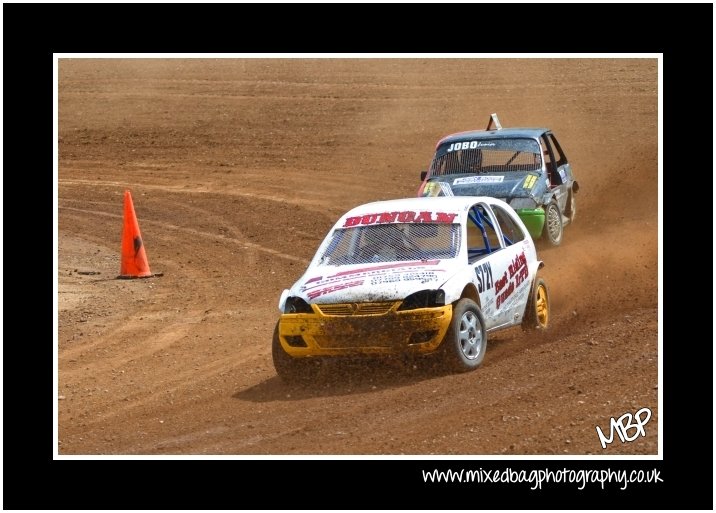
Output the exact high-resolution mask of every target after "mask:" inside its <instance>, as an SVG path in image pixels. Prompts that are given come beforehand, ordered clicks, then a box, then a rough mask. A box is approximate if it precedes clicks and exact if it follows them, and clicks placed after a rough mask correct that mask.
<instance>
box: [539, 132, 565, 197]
mask: <svg viewBox="0 0 716 513" xmlns="http://www.w3.org/2000/svg"><path fill="white" fill-rule="evenodd" d="M540 139H541V140H542V158H544V165H545V168H546V169H547V179H548V182H549V185H550V186H551V187H555V186H557V185H559V184H561V183H562V179H561V178H560V177H559V175H558V174H557V167H556V166H555V165H554V161H553V160H552V157H553V156H554V157H555V158H557V156H556V154H555V155H553V154H552V153H550V146H551V145H550V143H549V140H548V138H547V137H546V136H545V135H543V136H542V137H541V138H540Z"/></svg>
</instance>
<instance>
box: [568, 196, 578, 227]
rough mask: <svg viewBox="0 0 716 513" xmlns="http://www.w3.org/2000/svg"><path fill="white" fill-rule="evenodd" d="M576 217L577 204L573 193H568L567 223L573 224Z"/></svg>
mask: <svg viewBox="0 0 716 513" xmlns="http://www.w3.org/2000/svg"><path fill="white" fill-rule="evenodd" d="M576 216H577V202H576V201H575V199H574V191H572V192H570V193H569V222H570V223H573V222H574V218H575V217H576Z"/></svg>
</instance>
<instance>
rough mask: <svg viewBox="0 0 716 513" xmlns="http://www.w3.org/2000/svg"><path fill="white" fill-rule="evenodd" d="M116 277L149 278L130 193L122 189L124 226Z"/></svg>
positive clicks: (149, 272)
mask: <svg viewBox="0 0 716 513" xmlns="http://www.w3.org/2000/svg"><path fill="white" fill-rule="evenodd" d="M119 272H120V274H119V276H117V278H149V277H151V276H153V274H152V272H151V271H150V270H149V262H147V253H146V251H145V250H144V243H143V242H142V234H141V233H140V232H139V222H137V216H136V214H135V213H134V204H133V203H132V194H131V193H130V192H129V191H124V226H123V228H122V263H121V267H120V271H119Z"/></svg>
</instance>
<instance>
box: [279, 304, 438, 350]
mask: <svg viewBox="0 0 716 513" xmlns="http://www.w3.org/2000/svg"><path fill="white" fill-rule="evenodd" d="M400 304H401V302H400V301H398V302H396V303H395V304H393V305H392V306H391V307H390V309H389V311H387V312H386V313H383V314H378V315H325V314H324V313H323V312H321V311H320V308H317V307H316V306H315V305H314V306H313V310H314V313H311V314H283V315H281V318H280V320H279V339H280V341H281V346H282V347H283V349H284V351H286V352H287V353H288V354H290V355H291V356H293V357H303V356H330V355H334V356H339V355H369V354H376V355H380V354H384V355H391V354H406V353H407V354H422V353H430V352H433V351H435V350H436V349H437V348H438V346H439V345H440V343H441V342H442V341H443V338H445V333H447V330H448V327H449V326H450V320H451V319H452V305H445V306H440V307H434V308H419V309H416V310H407V311H398V310H397V308H398V307H399V306H400ZM320 306H323V305H320ZM331 306H333V305H331Z"/></svg>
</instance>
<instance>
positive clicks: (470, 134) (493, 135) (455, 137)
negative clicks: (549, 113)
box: [437, 128, 550, 146]
mask: <svg viewBox="0 0 716 513" xmlns="http://www.w3.org/2000/svg"><path fill="white" fill-rule="evenodd" d="M549 131H550V129H549V128H502V129H500V130H471V131H467V132H458V133H456V134H450V135H447V136H445V137H443V138H442V139H440V140H439V141H438V144H437V145H438V146H439V145H441V144H443V143H446V142H454V141H466V140H475V139H503V138H512V137H527V138H530V139H538V138H539V137H540V136H541V135H542V134H544V133H545V132H549Z"/></svg>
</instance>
